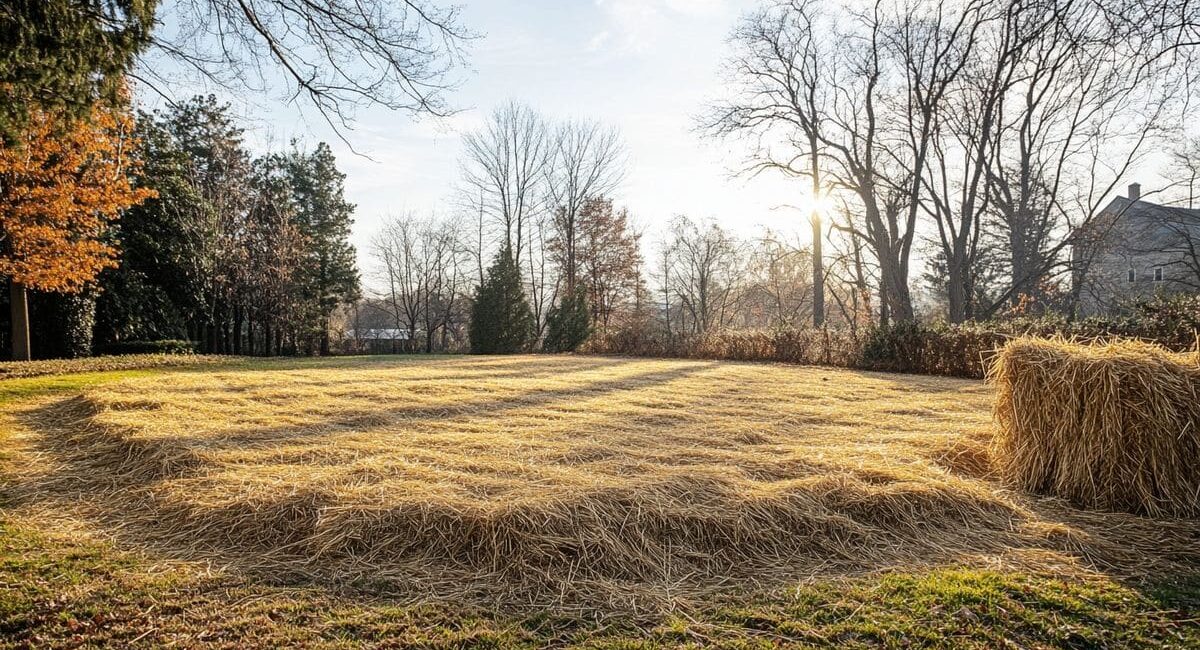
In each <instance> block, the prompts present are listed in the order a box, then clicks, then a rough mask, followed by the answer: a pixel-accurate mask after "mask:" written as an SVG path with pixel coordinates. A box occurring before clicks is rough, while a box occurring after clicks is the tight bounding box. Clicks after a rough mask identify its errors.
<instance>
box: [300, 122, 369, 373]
mask: <svg viewBox="0 0 1200 650" xmlns="http://www.w3.org/2000/svg"><path fill="white" fill-rule="evenodd" d="M290 160H291V166H292V169H291V180H292V187H293V191H294V192H295V199H296V206H297V208H298V210H297V214H296V225H297V226H298V228H299V230H300V233H301V234H302V235H303V236H304V238H305V240H306V246H305V260H304V263H303V265H302V266H303V268H302V269H301V286H302V288H303V296H304V301H305V303H306V306H305V307H306V312H307V314H306V320H307V321H308V329H309V332H310V334H316V335H317V336H318V337H319V347H320V352H321V354H329V318H330V316H331V315H332V314H333V311H334V310H335V309H337V308H338V307H339V306H341V305H345V304H348V303H351V302H354V301H355V300H358V298H359V281H358V279H359V278H358V266H357V264H356V263H355V251H354V245H353V244H351V243H350V226H351V225H352V224H353V223H354V219H353V215H354V204H353V203H349V202H347V201H346V199H345V198H344V196H343V183H344V181H345V179H346V175H345V174H343V173H341V172H340V171H338V169H337V165H336V161H335V160H334V157H333V151H332V150H331V149H330V148H329V145H327V144H325V143H324V142H322V143H320V144H318V145H317V149H316V151H314V152H313V153H311V154H303V153H300V152H294V153H293V154H292V155H291V159H290Z"/></svg>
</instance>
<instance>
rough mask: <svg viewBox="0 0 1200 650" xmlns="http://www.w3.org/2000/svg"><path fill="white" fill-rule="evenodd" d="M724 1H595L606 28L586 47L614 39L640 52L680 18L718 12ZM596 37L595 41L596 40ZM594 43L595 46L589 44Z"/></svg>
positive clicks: (707, 15) (622, 46) (625, 47)
mask: <svg viewBox="0 0 1200 650" xmlns="http://www.w3.org/2000/svg"><path fill="white" fill-rule="evenodd" d="M725 5H726V0H596V7H597V8H598V9H599V10H600V12H601V13H602V14H603V15H604V17H605V19H606V21H607V23H608V25H609V27H608V28H607V29H605V30H604V31H601V32H599V33H597V34H596V36H594V37H593V38H592V41H591V42H590V43H589V49H592V50H594V49H599V46H600V45H604V44H607V43H610V42H611V41H613V39H614V35H615V39H616V46H617V47H618V48H619V49H621V50H624V51H625V52H633V53H640V52H644V51H646V50H647V49H649V48H650V47H651V46H653V45H654V44H655V43H656V42H658V41H659V40H660V38H661V36H662V35H663V34H665V33H666V32H667V31H668V30H670V29H672V28H673V27H674V26H675V24H676V22H677V21H678V20H680V19H687V18H707V17H712V16H714V15H718V14H720V13H721V12H722V10H723V9H724V8H725ZM598 39H599V40H600V42H599V43H597V40H598ZM593 44H595V45H596V47H595V48H592V47H591V46H592V45H593Z"/></svg>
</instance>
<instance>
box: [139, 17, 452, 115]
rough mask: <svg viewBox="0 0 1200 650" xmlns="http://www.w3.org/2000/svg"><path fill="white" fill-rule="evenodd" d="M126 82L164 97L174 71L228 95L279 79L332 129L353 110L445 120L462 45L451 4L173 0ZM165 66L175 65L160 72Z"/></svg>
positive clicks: (263, 87)
mask: <svg viewBox="0 0 1200 650" xmlns="http://www.w3.org/2000/svg"><path fill="white" fill-rule="evenodd" d="M164 6H165V7H167V9H166V11H167V12H169V13H168V14H167V16H166V17H167V18H169V19H168V20H165V21H164V22H167V23H169V24H170V25H171V26H172V30H171V31H169V32H168V31H167V29H166V28H165V27H162V26H161V25H160V26H159V27H158V29H156V30H155V31H154V33H153V34H152V44H151V50H150V52H149V53H148V55H147V56H146V57H144V58H143V60H142V64H141V65H140V66H139V68H138V70H137V72H136V73H135V75H134V76H135V78H136V79H138V80H140V81H142V82H143V83H145V84H146V85H148V86H149V87H151V88H152V89H154V90H155V91H157V92H159V93H160V94H163V95H164V96H165V97H167V98H168V99H170V96H169V92H168V90H167V89H168V88H169V87H170V86H171V85H172V84H173V83H176V82H177V81H178V80H179V79H178V75H177V74H172V73H171V72H165V71H170V70H183V71H185V72H184V73H183V74H189V73H190V74H191V75H192V76H195V77H199V78H200V79H202V80H204V81H206V82H210V83H216V84H219V85H221V86H222V87H225V88H227V89H229V90H231V91H237V90H239V89H252V90H266V89H268V88H270V87H271V86H272V85H273V82H275V81H276V80H279V79H281V80H282V81H283V85H284V86H285V88H286V92H287V94H288V95H289V96H290V97H291V98H292V99H295V98H297V97H302V98H304V99H305V100H307V101H308V103H309V104H311V105H312V106H313V107H315V108H316V110H317V111H318V112H319V113H320V114H321V115H322V117H323V118H324V119H325V120H326V121H327V122H328V123H329V124H330V125H332V126H333V127H334V128H335V129H342V128H345V127H347V126H348V125H349V120H350V118H351V117H352V113H353V110H354V109H355V108H356V107H358V106H363V105H377V106H383V107H386V108H389V109H393V110H405V111H409V112H412V113H419V114H432V115H446V114H448V113H449V112H451V109H450V108H449V106H448V105H447V102H446V99H445V93H446V91H448V90H450V89H452V88H453V87H454V86H455V84H456V80H455V79H454V78H453V76H454V72H455V70H456V69H458V68H459V67H461V66H462V65H463V64H464V55H463V48H464V45H465V44H466V43H467V42H468V41H470V40H472V39H474V38H475V35H474V34H473V33H472V32H470V31H469V30H468V29H466V28H465V27H463V26H462V25H461V24H460V11H459V9H458V8H457V7H454V6H450V7H442V6H439V5H437V4H435V3H433V2H429V1H427V0H401V1H399V2H389V1H387V0H177V1H176V2H171V3H169V4H166V5H164ZM164 59H166V60H171V61H174V62H176V63H177V64H178V65H175V66H171V65H163V61H164Z"/></svg>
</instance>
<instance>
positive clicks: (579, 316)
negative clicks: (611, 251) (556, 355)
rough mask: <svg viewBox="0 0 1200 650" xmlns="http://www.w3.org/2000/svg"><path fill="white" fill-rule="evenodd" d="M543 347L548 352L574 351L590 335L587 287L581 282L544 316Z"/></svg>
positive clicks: (590, 323)
mask: <svg viewBox="0 0 1200 650" xmlns="http://www.w3.org/2000/svg"><path fill="white" fill-rule="evenodd" d="M546 328H547V331H546V342H545V348H546V350H547V351H549V352H574V351H575V350H577V349H578V348H579V346H581V345H583V344H584V342H586V341H587V340H588V337H589V336H591V335H592V318H591V313H590V310H589V309H588V304H587V289H586V288H584V286H583V285H582V284H579V285H576V286H575V291H574V292H572V293H569V294H567V295H566V296H564V297H563V299H562V301H561V302H560V303H559V304H558V305H557V306H556V307H554V308H553V309H551V310H550V313H549V314H548V315H547V316H546Z"/></svg>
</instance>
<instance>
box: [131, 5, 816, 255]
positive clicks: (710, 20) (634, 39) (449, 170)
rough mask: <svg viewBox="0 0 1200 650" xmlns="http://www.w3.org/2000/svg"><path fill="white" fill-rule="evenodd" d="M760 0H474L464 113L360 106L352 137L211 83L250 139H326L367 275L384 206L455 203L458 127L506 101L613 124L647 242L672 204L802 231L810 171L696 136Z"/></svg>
mask: <svg viewBox="0 0 1200 650" xmlns="http://www.w3.org/2000/svg"><path fill="white" fill-rule="evenodd" d="M755 4H756V3H755V2H754V0H525V1H518V0H466V1H465V2H463V12H462V22H463V24H464V25H465V26H467V27H468V28H470V29H471V30H473V31H474V32H476V33H478V34H480V35H481V38H479V39H478V40H476V41H474V42H473V43H472V44H471V45H470V48H469V52H468V65H469V70H465V71H464V72H463V74H462V75H461V76H460V80H461V85H460V86H459V87H458V88H457V89H456V90H455V91H453V92H452V93H451V94H450V95H448V99H449V100H450V102H451V104H452V105H454V106H456V107H458V108H459V109H460V110H459V112H458V113H456V114H455V115H453V116H452V117H450V118H448V119H430V118H425V119H417V118H414V117H412V116H411V115H408V114H405V113H397V112H393V111H388V110H385V109H382V108H372V109H366V110H360V111H358V113H357V114H356V116H355V117H356V121H355V124H354V128H353V130H350V131H346V132H344V134H343V135H344V136H345V138H346V140H347V141H348V142H349V146H348V145H347V144H346V143H344V142H342V141H340V140H339V138H338V137H337V134H336V133H334V132H333V131H332V130H331V129H330V128H329V127H328V126H326V125H325V124H324V123H323V122H322V119H321V117H320V116H319V114H317V113H316V112H315V111H314V110H312V109H311V107H307V106H305V105H304V104H303V103H289V102H287V101H286V98H280V97H279V96H278V95H275V96H272V95H264V96H250V95H247V96H244V97H232V96H229V95H228V94H227V93H222V92H221V91H220V90H214V92H216V94H218V96H221V97H222V98H224V99H226V100H227V101H230V102H232V103H233V104H234V109H235V112H237V113H239V114H240V115H241V116H242V118H243V120H244V121H245V122H246V124H247V131H248V132H247V139H248V140H249V142H250V143H251V146H252V148H254V149H257V150H260V151H261V150H266V149H269V148H281V147H283V146H284V145H285V144H286V143H287V142H288V141H290V140H291V139H292V138H299V139H300V140H302V141H304V142H305V144H306V145H309V146H313V145H315V144H316V142H318V141H321V140H324V141H327V142H329V143H330V145H331V146H332V147H333V150H334V152H335V154H336V155H337V157H338V166H339V167H340V168H341V170H342V171H343V172H345V173H346V174H347V178H346V195H347V198H348V199H349V200H350V201H351V202H353V203H354V204H356V205H357V210H356V213H355V225H354V230H353V235H352V240H353V243H354V244H355V245H356V246H357V248H358V251H359V259H360V266H361V267H362V268H363V269H364V270H367V271H369V269H370V267H371V264H372V262H371V260H370V258H369V243H370V241H371V238H372V236H373V234H374V233H375V232H377V231H378V230H379V228H380V225H381V223H382V222H383V220H384V219H385V218H387V217H388V216H389V215H399V214H404V213H409V212H412V213H417V214H422V215H427V214H430V213H441V214H453V213H454V211H453V201H452V199H453V195H454V189H455V187H456V185H457V183H458V182H459V178H460V176H461V172H460V166H459V158H460V154H461V150H462V147H461V137H462V134H463V133H466V132H468V131H470V130H471V129H474V128H476V127H478V126H479V125H480V124H482V123H483V121H484V120H485V119H486V118H487V115H488V113H489V112H490V111H491V110H492V109H493V108H494V107H496V106H498V105H500V104H502V103H504V102H506V101H508V100H510V99H515V100H517V101H520V102H522V103H525V104H527V105H529V106H531V107H532V108H534V109H536V110H538V111H539V112H541V113H543V114H544V115H545V116H546V117H548V118H551V119H555V118H590V119H596V120H599V121H601V122H603V123H605V124H609V125H612V126H615V127H617V128H618V129H619V131H620V132H621V134H622V136H623V138H624V141H625V144H626V148H627V151H628V158H629V168H628V172H627V175H626V177H625V181H624V182H623V184H622V185H621V186H620V187H619V188H618V190H617V191H616V192H614V198H615V200H616V202H617V203H618V205H624V206H626V207H628V208H629V210H630V213H631V214H632V215H633V217H634V220H635V223H636V224H637V225H638V226H639V227H640V228H642V229H643V230H644V231H645V232H646V237H645V246H646V247H647V248H650V249H652V248H653V247H654V246H655V245H656V242H657V241H658V239H659V235H660V234H661V232H662V230H663V228H664V227H665V225H666V223H667V222H668V221H669V220H670V219H671V218H672V217H673V216H674V215H677V214H686V215H688V216H690V217H692V218H694V219H714V220H716V221H717V222H719V223H720V224H722V225H723V226H726V227H728V228H731V229H733V230H734V231H736V232H738V233H740V234H742V235H744V236H753V235H754V234H756V233H758V232H761V229H762V228H763V227H770V228H772V229H774V230H776V231H781V232H786V233H789V234H790V233H793V232H794V233H797V234H798V235H799V236H800V237H803V236H804V235H803V234H804V231H805V228H804V224H805V223H806V220H805V219H804V218H802V215H801V214H800V213H799V212H797V211H795V210H794V209H790V208H788V207H785V206H787V205H794V204H797V203H801V202H802V200H803V199H802V198H800V196H802V194H803V192H804V182H803V181H801V180H798V179H786V178H780V177H768V176H759V177H756V178H746V177H744V176H740V175H738V174H737V173H736V171H737V169H738V168H739V167H741V165H742V164H743V163H744V161H745V156H744V152H743V151H739V150H737V149H736V147H735V145H731V144H726V143H721V142H717V141H713V140H711V139H707V138H705V137H703V136H702V135H700V134H699V133H697V132H696V125H697V117H698V116H699V115H701V114H702V113H703V112H704V110H705V107H706V105H708V104H709V103H711V102H712V101H713V100H715V99H717V98H718V97H719V96H720V95H721V72H720V70H721V63H722V61H723V60H724V59H725V58H726V57H727V55H728V53H729V47H728V44H727V37H728V35H729V33H730V31H731V30H732V29H733V27H734V26H735V24H736V22H737V20H738V17H739V15H740V14H741V13H743V12H745V11H747V10H748V9H750V8H752V7H753V6H754V5H755ZM147 101H148V102H149V103H150V104H153V103H154V100H153V98H147ZM350 146H353V150H351V148H350ZM355 151H357V152H358V153H355Z"/></svg>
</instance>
